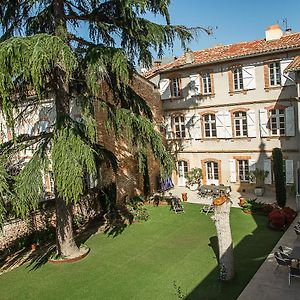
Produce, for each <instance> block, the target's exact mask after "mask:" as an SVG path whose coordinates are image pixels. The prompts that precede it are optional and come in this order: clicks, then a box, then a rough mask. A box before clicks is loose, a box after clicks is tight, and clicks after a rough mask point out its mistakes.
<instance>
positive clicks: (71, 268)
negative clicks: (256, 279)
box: [0, 204, 282, 300]
mask: <svg viewBox="0 0 300 300" xmlns="http://www.w3.org/2000/svg"><path fill="white" fill-rule="evenodd" d="M148 209H149V212H150V214H151V218H150V220H149V221H148V222H145V223H136V224H133V225H131V226H129V227H127V228H126V229H125V230H124V231H123V232H122V234H119V235H118V236H117V237H108V236H106V235H104V234H97V235H93V236H92V237H90V238H89V239H88V240H87V241H86V244H87V245H88V246H89V247H90V248H91V252H90V254H89V255H88V257H86V258H85V259H84V260H82V261H79V262H76V263H72V264H64V265H53V264H49V263H47V264H45V265H42V266H41V267H40V268H38V269H36V270H34V269H33V266H32V265H31V266H29V265H23V266H21V267H19V268H18V269H16V270H13V271H11V272H9V273H6V274H4V275H2V276H0V298H1V299H2V300H4V299H14V300H15V299H18V300H19V299H63V300H66V299H72V300H75V299H122V300H123V299H139V300H140V299H141V300H144V299H156V300H157V299H164V300H165V299H178V298H177V296H176V290H175V288H174V282H175V283H176V285H177V286H179V287H180V288H181V290H182V292H183V293H184V294H185V295H187V299H222V300H224V299H230V300H231V299H236V298H237V296H238V295H239V294H240V293H241V291H242V290H243V288H244V287H245V285H246V284H247V282H248V281H249V280H250V279H251V277H252V276H253V275H254V273H255V272H256V270H257V268H258V267H259V266H260V265H261V263H262V262H263V260H264V259H265V257H266V255H267V254H268V253H269V252H270V251H271V250H272V248H273V247H274V245H275V243H276V242H277V240H278V239H279V238H280V236H281V234H282V233H281V232H276V231H271V230H270V229H268V228H267V218H266V217H262V216H250V215H245V214H243V213H242V212H241V210H239V209H232V213H231V224H232V234H233V239H234V245H235V265H236V276H235V279H234V280H233V281H232V282H231V283H226V284H221V283H219V281H218V269H217V261H216V256H215V253H214V250H215V249H216V245H217V240H216V232H215V227H214V224H213V222H212V220H211V218H210V216H206V215H204V214H200V213H199V211H200V206H199V205H196V204H189V205H186V213H185V214H181V215H175V214H174V213H172V212H170V211H169V207H166V206H162V207H149V208H148Z"/></svg>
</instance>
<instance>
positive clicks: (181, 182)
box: [178, 160, 188, 186]
mask: <svg viewBox="0 0 300 300" xmlns="http://www.w3.org/2000/svg"><path fill="white" fill-rule="evenodd" d="M187 174H188V163H187V162H186V161H184V160H180V161H178V186H186V178H187Z"/></svg>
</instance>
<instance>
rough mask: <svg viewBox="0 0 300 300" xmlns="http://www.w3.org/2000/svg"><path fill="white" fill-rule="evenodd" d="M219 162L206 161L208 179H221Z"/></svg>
mask: <svg viewBox="0 0 300 300" xmlns="http://www.w3.org/2000/svg"><path fill="white" fill-rule="evenodd" d="M218 172H219V170H218V163H216V162H213V161H209V162H207V163H206V173H207V178H206V179H207V180H219V173H218Z"/></svg>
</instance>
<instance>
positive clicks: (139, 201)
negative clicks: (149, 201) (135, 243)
mask: <svg viewBox="0 0 300 300" xmlns="http://www.w3.org/2000/svg"><path fill="white" fill-rule="evenodd" d="M126 208H127V210H128V212H129V213H130V214H131V215H132V216H133V220H134V221H147V220H148V219H149V213H148V211H147V209H146V208H145V206H144V200H143V198H142V197H140V196H135V197H133V198H131V199H129V200H128V201H127V202H126Z"/></svg>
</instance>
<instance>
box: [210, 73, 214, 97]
mask: <svg viewBox="0 0 300 300" xmlns="http://www.w3.org/2000/svg"><path fill="white" fill-rule="evenodd" d="M210 82H211V94H212V95H214V94H215V82H214V73H213V72H211V73H210Z"/></svg>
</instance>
